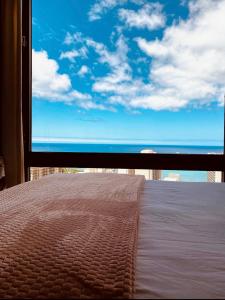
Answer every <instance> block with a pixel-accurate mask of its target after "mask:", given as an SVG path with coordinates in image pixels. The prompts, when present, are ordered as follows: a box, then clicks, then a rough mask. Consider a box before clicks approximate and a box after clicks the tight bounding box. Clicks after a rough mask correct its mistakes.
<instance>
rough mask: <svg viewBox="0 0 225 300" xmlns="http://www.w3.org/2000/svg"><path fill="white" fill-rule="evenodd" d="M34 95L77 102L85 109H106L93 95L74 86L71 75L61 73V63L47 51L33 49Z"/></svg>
mask: <svg viewBox="0 0 225 300" xmlns="http://www.w3.org/2000/svg"><path fill="white" fill-rule="evenodd" d="M32 71H33V73H32V93H33V97H35V98H38V99H44V100H47V101H52V102H53V101H54V102H64V103H67V104H73V103H75V104H77V105H79V106H80V107H82V108H85V109H104V106H103V105H102V104H97V103H94V102H93V101H92V97H91V96H90V95H88V94H83V93H81V92H79V91H77V90H74V89H73V88H72V83H71V80H70V77H69V76H68V75H67V74H60V73H59V65H58V63H57V62H56V61H55V60H54V59H50V58H49V57H48V53H47V52H46V51H43V50H42V51H36V50H34V49H33V50H32Z"/></svg>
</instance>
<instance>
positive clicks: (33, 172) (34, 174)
mask: <svg viewBox="0 0 225 300" xmlns="http://www.w3.org/2000/svg"><path fill="white" fill-rule="evenodd" d="M57 173H64V168H31V169H30V179H31V180H37V179H40V178H41V177H43V176H47V175H50V174H57Z"/></svg>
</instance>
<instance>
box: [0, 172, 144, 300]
mask: <svg viewBox="0 0 225 300" xmlns="http://www.w3.org/2000/svg"><path fill="white" fill-rule="evenodd" d="M143 182H144V178H143V177H142V176H128V175H118V174H78V175H66V174H63V175H62V174H60V175H51V176H48V177H45V178H42V179H41V180H39V181H34V182H29V183H25V184H22V185H19V186H16V187H14V188H11V189H9V190H5V191H3V192H1V193H0V298H34V299H36V298H40V299H41V298H43V299H46V298H48V299H56V298H67V299H71V298H81V299H82V298H132V296H133V293H134V271H135V254H136V244H137V233H138V217H139V192H140V189H141V188H142V186H143Z"/></svg>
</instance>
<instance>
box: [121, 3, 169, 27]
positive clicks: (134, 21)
mask: <svg viewBox="0 0 225 300" xmlns="http://www.w3.org/2000/svg"><path fill="white" fill-rule="evenodd" d="M119 18H120V20H121V21H123V22H125V24H126V25H127V26H128V27H136V28H147V29H149V30H154V29H159V28H162V27H164V26H165V22H166V17H165V16H164V14H163V13H162V5H161V4H159V3H149V4H145V5H144V6H143V7H142V8H141V9H139V10H137V11H134V10H130V9H124V8H122V9H120V10H119Z"/></svg>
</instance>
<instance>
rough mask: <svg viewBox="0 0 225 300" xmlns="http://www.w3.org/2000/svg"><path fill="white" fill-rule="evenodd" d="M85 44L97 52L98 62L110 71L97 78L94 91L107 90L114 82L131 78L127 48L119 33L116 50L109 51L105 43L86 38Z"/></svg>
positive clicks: (110, 88)
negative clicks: (106, 66)
mask: <svg viewBox="0 0 225 300" xmlns="http://www.w3.org/2000/svg"><path fill="white" fill-rule="evenodd" d="M87 44H88V45H89V46H91V47H93V48H94V49H95V51H96V52H97V53H98V55H99V56H100V57H99V62H100V63H102V64H106V65H108V66H109V68H110V71H109V73H108V74H107V75H106V76H105V77H104V78H99V79H97V80H96V82H95V83H94V85H93V90H94V91H95V92H109V91H111V90H112V89H113V87H114V86H115V85H116V84H119V83H121V82H124V81H127V80H130V79H131V67H130V66H129V64H128V58H127V54H128V51H129V48H128V46H127V44H126V42H125V39H124V37H123V36H122V35H121V36H120V37H119V39H118V40H117V42H116V51H115V52H110V51H109V50H108V49H107V48H106V46H105V45H103V44H101V43H96V42H95V41H93V40H90V39H87Z"/></svg>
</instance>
